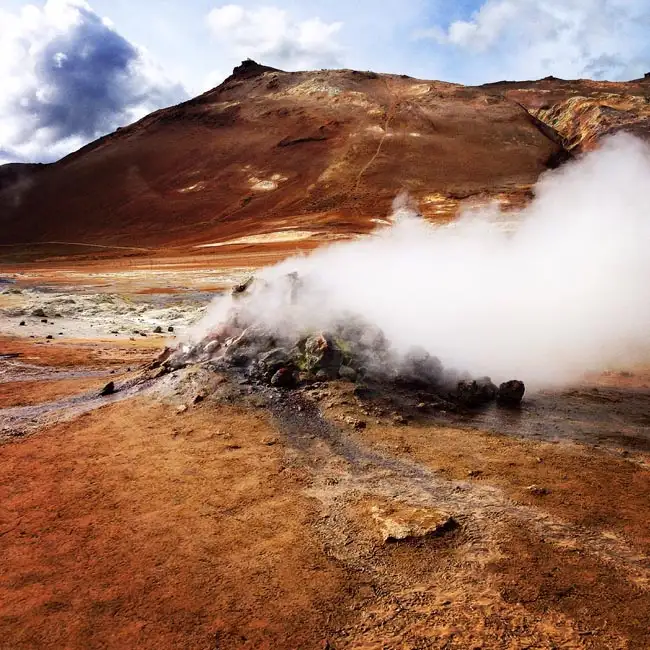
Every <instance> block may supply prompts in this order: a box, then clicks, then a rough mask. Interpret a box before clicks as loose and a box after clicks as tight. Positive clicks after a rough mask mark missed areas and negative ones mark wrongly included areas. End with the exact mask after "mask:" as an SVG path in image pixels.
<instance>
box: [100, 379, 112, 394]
mask: <svg viewBox="0 0 650 650" xmlns="http://www.w3.org/2000/svg"><path fill="white" fill-rule="evenodd" d="M114 392H115V383H114V382H112V381H109V382H108V384H106V386H104V388H102V389H101V390H100V391H99V395H100V396H101V397H106V395H112V394H113V393H114Z"/></svg>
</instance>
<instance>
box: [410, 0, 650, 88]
mask: <svg viewBox="0 0 650 650" xmlns="http://www.w3.org/2000/svg"><path fill="white" fill-rule="evenodd" d="M649 27H650V4H649V3H648V2H647V0H546V1H545V2H539V1H538V0H485V1H484V2H483V4H482V5H481V7H480V8H479V10H478V11H477V12H475V13H474V14H473V15H472V16H471V18H469V19H468V20H457V21H454V22H452V23H451V24H449V25H447V26H446V28H444V29H443V28H441V27H440V26H434V27H431V28H429V29H425V30H421V31H419V32H418V33H417V35H418V36H419V37H428V38H432V39H434V40H435V41H437V42H438V43H439V44H441V45H446V46H455V47H456V48H457V49H458V50H460V53H461V54H462V52H463V51H464V52H465V54H466V55H468V56H470V57H473V60H474V63H477V62H478V63H479V64H480V66H481V69H483V70H485V71H488V74H490V75H493V79H494V78H498V79H503V78H531V77H541V76H545V75H548V74H554V75H556V76H563V77H580V76H591V77H596V78H599V77H600V78H602V77H604V78H612V79H624V78H631V77H635V76H637V77H638V76H641V74H642V73H643V72H644V71H645V70H646V69H647V67H648V65H649V64H650V57H649V56H648V53H649V52H648V41H647V33H648V32H647V30H648V28H649ZM457 54H458V52H457Z"/></svg>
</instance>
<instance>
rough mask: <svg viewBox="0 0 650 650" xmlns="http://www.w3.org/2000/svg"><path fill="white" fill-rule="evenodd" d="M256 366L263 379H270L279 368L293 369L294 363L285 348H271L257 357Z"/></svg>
mask: <svg viewBox="0 0 650 650" xmlns="http://www.w3.org/2000/svg"><path fill="white" fill-rule="evenodd" d="M257 368H258V371H259V374H261V375H262V377H263V379H264V380H266V381H271V380H272V378H273V377H274V376H275V374H276V373H277V372H278V371H279V370H280V369H281V368H289V369H291V370H292V371H293V370H294V365H293V362H292V361H291V359H290V355H289V352H288V351H287V350H285V349H284V348H273V349H272V350H269V351H268V352H264V353H263V354H261V355H260V356H259V357H258V359H257Z"/></svg>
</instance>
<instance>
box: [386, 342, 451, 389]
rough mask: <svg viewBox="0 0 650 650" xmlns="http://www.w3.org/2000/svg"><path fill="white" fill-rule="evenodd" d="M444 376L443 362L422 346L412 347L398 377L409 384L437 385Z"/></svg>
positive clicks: (400, 381)
mask: <svg viewBox="0 0 650 650" xmlns="http://www.w3.org/2000/svg"><path fill="white" fill-rule="evenodd" d="M442 376H443V368H442V363H441V362H440V359H438V357H433V356H431V355H430V354H429V353H428V352H427V351H426V350H425V349H424V348H422V347H419V346H418V347H412V348H411V349H410V350H409V351H408V352H407V353H406V355H405V356H404V359H403V360H402V362H401V364H400V368H399V372H398V374H397V377H396V381H397V382H398V383H400V384H405V385H408V386H437V385H438V384H440V382H441V379H442Z"/></svg>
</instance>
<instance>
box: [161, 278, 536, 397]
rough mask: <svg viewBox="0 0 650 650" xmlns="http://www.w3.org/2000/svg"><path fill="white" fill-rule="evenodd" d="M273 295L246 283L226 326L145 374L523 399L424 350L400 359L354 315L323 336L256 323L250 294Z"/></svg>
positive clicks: (296, 287) (289, 282)
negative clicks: (186, 372)
mask: <svg viewBox="0 0 650 650" xmlns="http://www.w3.org/2000/svg"><path fill="white" fill-rule="evenodd" d="M283 280H284V281H285V282H286V286H287V288H288V300H289V301H295V300H296V298H297V293H298V292H300V291H301V289H302V286H301V280H300V277H299V276H298V274H297V273H290V274H288V275H287V276H285V277H284V278H283ZM275 291H276V287H270V286H269V285H268V284H267V283H266V282H264V281H262V280H257V281H256V280H254V279H252V278H251V279H250V280H248V281H246V282H245V283H243V284H242V285H239V286H237V287H235V288H234V289H233V306H232V307H231V309H230V310H229V313H228V316H227V318H226V319H225V320H224V321H222V322H221V323H219V324H218V326H217V327H216V328H215V329H213V330H212V331H211V332H210V333H209V334H207V335H206V336H204V337H203V338H201V339H200V340H199V341H197V342H193V343H185V344H181V345H179V346H178V347H177V348H175V349H169V348H168V349H166V350H165V351H164V352H163V353H162V354H161V355H160V357H159V358H158V359H157V360H156V361H155V362H154V364H153V365H152V367H151V369H152V370H156V369H158V374H160V375H162V374H166V373H167V372H172V371H174V370H178V369H181V368H183V367H186V366H188V365H190V364H204V365H207V366H208V367H212V368H214V369H215V370H220V371H223V370H234V371H237V372H239V373H241V374H243V375H244V376H245V377H246V378H247V379H248V380H250V381H251V382H253V383H258V384H265V385H270V386H275V387H277V388H285V389H293V388H297V387H300V386H305V385H308V384H312V383H314V382H327V381H331V380H337V379H341V380H345V381H351V382H356V383H357V388H358V390H359V392H361V393H362V392H363V391H364V390H365V389H368V388H369V387H372V386H383V387H386V386H391V385H392V386H399V387H401V388H403V389H408V390H413V391H424V392H425V393H427V394H429V395H431V396H436V397H437V398H440V399H443V400H449V401H451V402H452V403H454V404H458V405H461V406H464V407H468V408H474V407H480V406H483V405H485V404H488V403H490V402H493V401H496V402H497V403H498V404H500V405H502V406H508V407H513V406H514V407H516V406H519V404H520V403H521V401H522V399H523V396H524V392H525V387H524V384H523V383H522V382H521V381H518V380H511V381H508V382H505V383H503V384H501V385H500V386H499V387H497V386H496V385H495V384H494V383H492V381H491V379H490V378H489V377H480V378H473V377H470V376H469V375H468V374H467V373H464V372H459V371H458V370H455V369H450V368H444V367H443V365H442V363H441V362H440V360H439V359H438V358H437V357H435V356H432V355H431V354H430V353H429V352H428V351H427V350H425V349H423V348H420V347H413V348H411V349H410V350H408V351H407V352H406V353H405V354H403V353H399V352H398V351H397V350H395V349H394V348H393V346H392V345H391V343H390V341H389V340H388V339H387V338H386V336H385V335H384V333H383V332H382V331H381V330H380V329H378V328H377V327H375V326H373V325H371V324H369V323H367V322H365V321H364V320H363V319H361V318H359V317H357V316H355V315H352V314H346V315H345V316H344V317H341V318H339V319H336V320H335V321H333V327H332V329H331V331H327V332H297V331H296V330H291V329H284V328H281V327H275V328H273V327H269V326H268V325H267V324H262V323H260V322H258V321H256V320H255V315H254V313H253V312H252V311H250V310H248V309H247V305H246V302H247V298H248V297H249V296H251V295H253V294H256V299H257V301H260V300H262V301H263V300H264V295H263V294H264V293H265V292H268V293H269V294H270V293H271V292H274V293H275ZM260 294H262V296H260Z"/></svg>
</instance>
